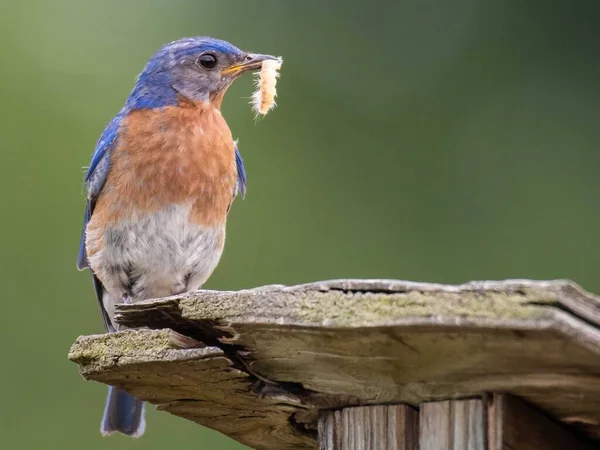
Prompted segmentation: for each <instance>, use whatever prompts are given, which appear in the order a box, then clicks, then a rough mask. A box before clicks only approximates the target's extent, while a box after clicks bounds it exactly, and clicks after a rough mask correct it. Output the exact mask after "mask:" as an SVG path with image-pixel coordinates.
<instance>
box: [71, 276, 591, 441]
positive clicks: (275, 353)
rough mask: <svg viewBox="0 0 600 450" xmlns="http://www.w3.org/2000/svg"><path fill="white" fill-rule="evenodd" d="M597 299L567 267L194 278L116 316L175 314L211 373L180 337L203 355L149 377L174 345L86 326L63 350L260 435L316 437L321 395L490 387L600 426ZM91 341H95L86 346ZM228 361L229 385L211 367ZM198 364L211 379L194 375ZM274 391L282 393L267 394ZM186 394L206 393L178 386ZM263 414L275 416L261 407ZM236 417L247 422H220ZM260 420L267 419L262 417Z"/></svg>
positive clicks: (200, 416) (182, 406) (146, 322)
mask: <svg viewBox="0 0 600 450" xmlns="http://www.w3.org/2000/svg"><path fill="white" fill-rule="evenodd" d="M599 310H600V301H599V300H598V298H597V297H595V296H593V295H591V294H588V293H586V292H585V291H583V290H581V289H580V288H579V287H578V286H576V285H574V284H573V283H570V282H567V281H542V282H537V281H526V280H517V281H506V282H475V283H468V284H465V285H459V286H446V285H438V284H427V283H411V282H403V281H393V280H392V281H390V280H334V281H329V282H319V283H313V284H309V285H301V286H293V287H285V286H266V287H262V288H257V289H249V290H243V291H238V292H215V291H198V292H194V293H190V294H186V295H181V296H175V297H170V298H166V299H158V300H152V301H147V302H140V303H136V304H132V305H123V306H119V307H118V317H117V320H118V321H119V322H120V323H121V324H124V325H127V326H130V327H141V326H146V327H149V328H154V329H163V328H170V329H173V330H175V331H177V332H178V333H181V334H183V335H185V336H188V337H190V338H192V339H194V340H196V341H200V342H202V343H204V344H206V346H207V347H206V349H191V350H187V351H188V352H200V350H203V351H208V350H207V349H210V351H211V352H217V351H218V352H220V354H219V356H218V357H217V356H214V355H213V356H211V358H216V360H218V361H226V363H225V362H223V364H222V365H220V366H219V367H212V368H211V369H210V370H211V374H210V377H209V376H208V372H205V371H204V369H203V367H204V365H205V364H206V361H204V359H203V358H204V356H201V353H188V354H185V353H181V351H179V352H178V353H176V354H177V355H178V356H177V358H179V357H182V358H184V359H185V358H189V357H191V356H190V355H192V354H193V355H194V358H199V359H198V360H194V362H193V363H192V362H190V361H188V360H187V359H186V360H185V361H186V362H185V364H192V365H194V367H198V368H199V369H198V370H199V371H196V372H191V371H184V372H176V371H173V372H169V373H172V374H175V373H177V374H178V375H177V376H178V378H177V382H173V383H171V382H170V380H169V379H168V377H167V378H166V379H165V378H164V377H162V378H161V377H157V376H156V371H157V367H159V366H160V367H161V370H169V369H168V368H169V367H170V366H171V365H173V366H176V365H177V364H180V363H179V362H178V361H169V360H165V359H163V355H172V354H173V353H172V352H171V353H169V352H164V351H163V350H162V349H159V350H157V352H155V353H153V354H152V358H150V359H148V355H146V354H145V353H144V352H142V353H141V354H139V355H137V353H136V351H137V350H136V351H134V350H135V348H136V345H137V344H134V343H132V344H131V345H129V344H128V345H129V346H126V347H125V348H124V347H123V345H124V344H123V342H124V341H123V339H124V338H121V337H118V335H117V336H111V337H105V336H95V337H88V338H81V339H80V341H78V343H76V344H75V346H74V347H73V352H72V359H74V360H76V362H78V363H79V364H80V366H81V370H82V373H83V375H84V376H85V377H86V378H89V379H94V380H97V381H101V382H104V383H116V384H119V386H121V387H122V388H123V389H125V390H128V391H129V392H131V393H133V394H134V395H139V396H142V397H143V398H148V399H150V401H152V402H153V403H156V404H158V405H159V407H160V408H166V409H168V410H169V411H171V412H173V413H174V414H177V415H180V416H182V417H186V418H189V419H191V420H195V421H197V422H198V423H201V424H204V425H207V426H210V427H211V428H216V429H219V430H221V431H223V432H225V433H227V434H229V435H231V436H233V437H234V438H235V439H238V440H240V441H241V442H244V443H246V444H248V445H250V446H253V447H255V448H265V449H267V448H274V449H278V448H317V440H316V434H317V433H316V431H317V417H318V411H319V410H321V409H335V408H343V407H351V406H359V405H370V404H389V403H407V404H412V405H418V404H420V403H422V402H428V401H438V400H446V399H452V398H464V397H475V396H480V395H482V394H484V393H486V392H506V393H511V394H515V395H519V396H522V397H524V398H525V399H526V400H527V401H528V402H530V403H531V404H533V405H535V406H536V407H538V408H541V409H543V410H545V411H546V412H547V413H548V414H550V415H551V416H553V417H555V418H557V419H559V420H561V421H563V422H564V423H568V424H570V426H573V427H575V428H577V429H578V430H580V431H581V432H584V433H587V434H588V435H589V436H592V437H594V438H600V331H599V329H598V323H600V315H599V314H598V311H599ZM147 332H148V333H155V332H153V331H147ZM137 339H138V338H136V337H135V335H131V336H130V337H129V338H127V339H125V341H126V342H130V341H131V342H133V341H136V340H137ZM84 343H85V345H83V344H84ZM96 344H97V345H100V347H101V348H103V350H102V352H94V351H93V349H94V348H95V346H96ZM161 348H162V347H161ZM105 353H107V354H111V355H113V358H111V359H108V360H107V359H103V358H102V357H101V356H102V355H103V354H105ZM126 355H129V356H126ZM177 358H176V359H177ZM114 360H116V361H118V362H117V363H115V362H114ZM232 373H233V374H236V375H235V377H234V379H235V380H236V383H239V384H238V385H236V387H232V386H231V385H229V384H227V383H221V382H218V381H213V382H209V381H208V380H209V379H213V380H220V379H221V378H225V379H227V380H229V379H230V377H231V374H232ZM199 374H200V375H199ZM201 374H207V375H206V380H207V381H205V382H204V381H203V383H204V384H202V383H200V384H199V385H198V387H197V388H196V387H194V388H192V386H195V383H197V380H198V378H199V377H200V378H201V379H203V378H202V377H203V376H204V375H201ZM228 377H229V378H228ZM159 378H160V379H159ZM149 380H152V381H149ZM152 383H155V385H156V384H160V383H162V384H161V386H162V388H161V395H160V396H154V397H153V392H155V387H156V386H154V387H153V388H152V389H150V388H148V386H150V385H152ZM170 383H171V384H173V385H175V387H170V386H171V384H170ZM257 386H258V387H257ZM203 389H208V390H209V391H210V392H204V391H203ZM170 390H172V392H169V391H170ZM232 390H233V391H232ZM189 391H191V392H189ZM240 392H244V394H243V395H242V394H241V393H240ZM194 396H195V397H194ZM215 396H219V398H227V399H228V402H225V403H224V402H223V401H222V400H221V403H219V402H216V401H215V400H214V398H215ZM281 396H282V397H284V398H285V399H286V400H285V401H282V402H278V401H277V400H274V399H277V398H278V397H281ZM189 398H198V399H202V401H201V402H193V401H192V402H189V401H186V400H183V399H189ZM229 400H230V402H229ZM236 402H237V404H239V405H240V409H241V411H242V412H237V411H236V409H235V408H234V403H236ZM265 402H266V403H265ZM165 404H168V405H169V406H167V407H165ZM270 415H273V417H276V418H277V421H276V423H275V424H273V423H272V422H271V421H270V420H268V421H267V420H266V419H265V416H270ZM240 417H241V418H240ZM239 421H241V422H243V423H244V424H245V426H244V427H236V426H233V425H232V426H229V425H228V423H229V422H231V423H233V424H235V423H237V422H239ZM263 425H265V426H266V428H267V429H269V430H272V432H271V431H269V432H262V433H260V432H259V431H257V429H262V427H263ZM286 446H287V447H286Z"/></svg>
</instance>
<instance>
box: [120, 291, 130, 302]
mask: <svg viewBox="0 0 600 450" xmlns="http://www.w3.org/2000/svg"><path fill="white" fill-rule="evenodd" d="M120 303H124V304H126V305H130V304H131V303H133V302H132V301H131V296H130V295H129V294H128V293H127V292H124V293H123V295H121V301H120Z"/></svg>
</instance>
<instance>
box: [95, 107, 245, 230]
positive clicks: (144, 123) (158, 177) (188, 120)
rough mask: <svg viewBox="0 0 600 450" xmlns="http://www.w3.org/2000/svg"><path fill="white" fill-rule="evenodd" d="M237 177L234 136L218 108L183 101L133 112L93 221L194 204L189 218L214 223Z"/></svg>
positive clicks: (219, 221)
mask: <svg viewBox="0 0 600 450" xmlns="http://www.w3.org/2000/svg"><path fill="white" fill-rule="evenodd" d="M235 181H236V170H235V154H234V144H233V138H232V136H231V132H230V130H229V127H228V126H227V124H226V122H225V120H224V119H223V117H222V116H221V113H220V111H219V110H217V109H215V108H213V107H210V106H205V105H189V104H185V105H184V106H180V107H167V108H163V109H162V110H140V111H134V112H132V113H130V114H129V116H128V117H127V119H126V120H125V121H124V123H123V127H122V129H121V133H120V135H119V139H118V142H117V146H116V148H115V149H114V150H113V151H112V154H111V159H110V171H109V174H108V178H107V180H106V184H105V186H104V188H103V190H102V194H101V195H100V197H99V199H98V202H97V204H96V209H95V211H94V215H93V217H92V221H93V222H97V223H98V222H103V223H105V224H106V223H107V222H114V221H116V220H119V219H121V218H125V217H126V216H128V215H130V214H131V213H133V212H154V211H157V210H158V209H160V208H162V207H164V206H165V205H168V204H191V205H192V207H191V212H190V221H192V222H194V223H199V224H201V225H204V226H207V227H210V226H215V225H218V224H222V223H224V222H225V218H226V216H227V208H228V206H229V203H230V202H231V199H232V195H233V191H234V187H235ZM99 216H100V217H99Z"/></svg>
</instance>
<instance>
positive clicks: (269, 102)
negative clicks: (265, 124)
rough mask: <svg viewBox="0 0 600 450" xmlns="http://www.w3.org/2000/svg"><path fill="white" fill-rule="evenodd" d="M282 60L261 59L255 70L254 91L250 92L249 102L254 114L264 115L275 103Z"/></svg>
mask: <svg viewBox="0 0 600 450" xmlns="http://www.w3.org/2000/svg"><path fill="white" fill-rule="evenodd" d="M282 63H283V60H282V59H281V58H279V59H269V60H266V61H263V63H262V68H261V70H260V72H257V73H256V74H255V75H256V79H255V86H256V91H254V94H252V98H251V100H250V103H251V104H252V110H253V111H254V114H255V115H256V116H257V117H258V115H263V116H264V115H265V114H267V113H268V112H269V111H270V110H271V109H273V108H274V107H275V105H276V103H275V97H277V89H275V86H276V85H277V78H279V69H280V68H281V64H282Z"/></svg>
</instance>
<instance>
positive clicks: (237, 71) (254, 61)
mask: <svg viewBox="0 0 600 450" xmlns="http://www.w3.org/2000/svg"><path fill="white" fill-rule="evenodd" d="M279 59H281V58H278V57H276V56H271V55H261V54H259V53H248V54H246V57H245V58H244V60H243V61H242V62H241V63H238V64H234V65H232V66H229V67H228V68H226V69H224V70H223V72H222V74H223V75H227V76H238V75H241V74H243V73H244V72H248V71H251V70H258V69H260V68H261V67H262V63H263V61H267V60H279Z"/></svg>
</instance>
